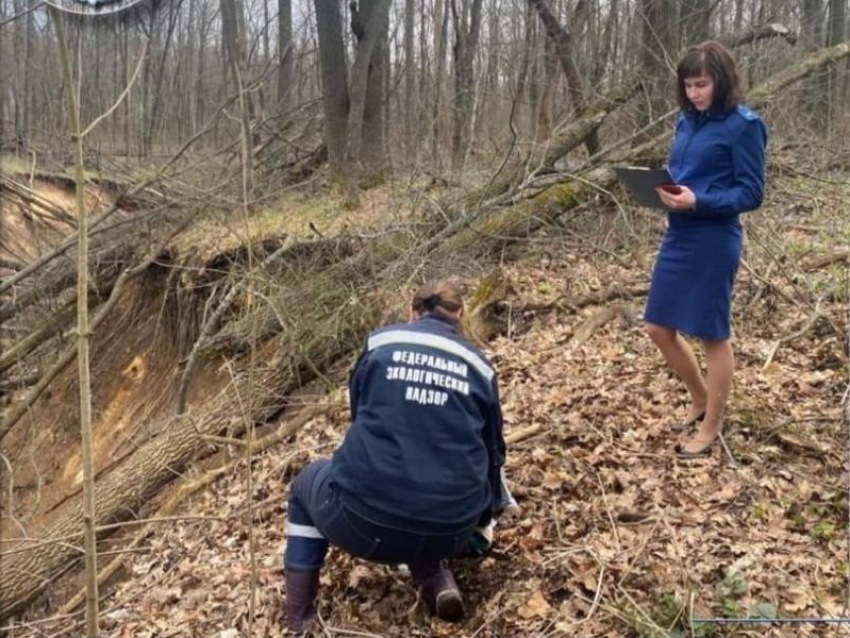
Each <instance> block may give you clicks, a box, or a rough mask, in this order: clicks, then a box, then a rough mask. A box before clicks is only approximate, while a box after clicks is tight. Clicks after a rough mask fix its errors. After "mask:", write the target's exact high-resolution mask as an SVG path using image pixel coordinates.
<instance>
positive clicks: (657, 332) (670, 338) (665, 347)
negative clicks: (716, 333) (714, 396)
mask: <svg viewBox="0 0 850 638" xmlns="http://www.w3.org/2000/svg"><path fill="white" fill-rule="evenodd" d="M646 332H647V334H648V335H649V337H650V339H652V341H653V343H654V344H655V345H656V346H658V349H659V350H661V354H662V355H664V359H665V360H666V361H667V365H669V366H670V367H671V368H673V371H674V372H675V373H676V374H678V375H679V378H680V379H681V380H682V381H683V382H684V384H685V387H686V388H687V389H688V392H689V393H690V395H691V407H690V409H689V410H688V416H687V417H686V419H685V420H686V421H693V420H694V419H696V418H697V417H698V416H699V415H701V414H702V413H703V412H705V410H706V403H707V397H708V390H707V389H706V383H705V380H704V379H703V377H702V373H701V372H700V369H699V364H698V363H697V358H696V357H695V356H694V352H693V350H691V348H690V346H689V345H688V343H687V342H686V341H685V340H684V339H683V338H682V335H680V334H679V333H678V332H677V331H676V330H673V329H672V328H668V327H667V326H661V325H658V324H655V323H648V324H646Z"/></svg>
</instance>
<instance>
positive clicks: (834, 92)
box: [826, 0, 847, 137]
mask: <svg viewBox="0 0 850 638" xmlns="http://www.w3.org/2000/svg"><path fill="white" fill-rule="evenodd" d="M846 23H847V0H829V31H828V33H827V42H826V44H827V46H835V45H836V44H839V43H841V42H843V41H844V34H845V31H846V27H847V24H846ZM843 66H844V65H840V64H838V63H835V64H830V65H829V66H828V67H827V69H826V72H827V76H826V107H827V113H826V126H827V135H828V136H830V137H831V134H832V131H833V128H834V126H835V117H836V110H837V108H838V106H839V104H840V101H839V100H840V95H841V91H840V88H841V86H840V85H841V82H840V79H841V78H840V76H841V71H840V69H841V68H842V67H843Z"/></svg>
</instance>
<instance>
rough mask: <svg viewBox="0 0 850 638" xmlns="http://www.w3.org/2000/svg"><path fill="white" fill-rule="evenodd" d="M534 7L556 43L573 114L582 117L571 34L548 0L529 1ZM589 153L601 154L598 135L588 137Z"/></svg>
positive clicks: (578, 76) (581, 88)
mask: <svg viewBox="0 0 850 638" xmlns="http://www.w3.org/2000/svg"><path fill="white" fill-rule="evenodd" d="M528 2H529V3H530V4H532V5H533V6H534V9H535V11H537V15H538V16H539V17H540V21H541V22H542V23H543V26H544V27H546V34H547V35H548V36H549V38H551V39H552V41H553V42H554V43H555V52H556V53H557V55H558V61H559V62H560V63H561V70H562V71H563V72H564V77H565V78H566V79H567V89H568V90H569V93H570V101H571V102H572V107H573V109H572V110H573V113H575V114H577V115H580V114H581V113H582V112H583V111H584V107H585V99H584V87H583V86H582V80H581V75H579V72H578V67H576V64H575V61H574V60H573V53H572V50H571V48H572V46H571V42H570V41H571V37H570V32H569V31H567V29H566V28H565V27H564V26H563V25H562V24H561V23H559V22H558V19H557V18H556V17H555V16H554V15H553V14H552V11H551V10H550V9H549V5H547V4H546V0H528ZM585 145H586V146H587V151H588V153H590V154H591V155H594V154H596V153H598V152H599V138H598V137H597V136H596V133H594V134H593V135H591V136H590V137H588V139H587V141H586V142H585Z"/></svg>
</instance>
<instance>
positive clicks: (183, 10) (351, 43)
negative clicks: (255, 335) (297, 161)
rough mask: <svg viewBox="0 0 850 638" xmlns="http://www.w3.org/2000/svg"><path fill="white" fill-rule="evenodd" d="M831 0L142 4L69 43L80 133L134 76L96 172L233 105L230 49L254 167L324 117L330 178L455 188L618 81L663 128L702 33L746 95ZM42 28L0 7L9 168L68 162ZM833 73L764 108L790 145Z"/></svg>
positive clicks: (27, 8) (98, 140) (218, 132)
mask: <svg viewBox="0 0 850 638" xmlns="http://www.w3.org/2000/svg"><path fill="white" fill-rule="evenodd" d="M231 4H232V6H231ZM845 5H846V2H845V0H605V1H600V0H571V1H566V2H565V1H561V0H550V1H549V2H548V4H547V3H546V2H543V1H540V2H534V1H531V0H529V1H528V2H521V1H518V0H513V1H507V0H423V1H416V0H406V1H405V2H400V1H396V2H390V1H388V0H363V1H362V2H361V3H360V5H358V4H357V3H356V2H352V3H351V4H350V5H346V4H345V3H342V2H316V3H313V2H306V1H299V0H294V1H293V0H278V1H277V2H275V1H274V0H244V1H242V0H233V1H232V2H231V0H223V1H222V2H221V3H219V2H209V1H206V0H176V1H171V2H165V3H156V4H155V5H151V4H143V5H140V6H139V8H138V9H137V11H136V15H135V16H134V17H133V19H129V20H126V19H125V20H105V19H100V20H90V21H86V22H84V23H77V24H71V25H70V26H69V33H70V36H69V37H70V40H71V42H72V45H73V46H72V49H73V56H74V60H73V66H74V68H75V69H78V71H79V74H80V77H81V78H82V79H81V82H82V86H81V89H80V95H81V106H80V108H81V116H82V120H83V121H91V120H93V119H94V118H95V117H96V116H97V115H99V114H101V113H103V112H104V111H106V110H107V108H109V106H110V105H111V104H112V103H113V102H114V101H115V100H116V99H117V98H118V96H119V95H121V94H122V92H123V91H124V90H125V87H126V86H127V85H128V84H130V81H131V78H134V75H135V74H136V72H137V71H138V77H137V79H136V80H135V82H133V84H132V88H131V89H130V93H129V95H128V98H127V99H125V100H124V101H123V103H122V105H121V106H120V108H119V109H118V110H117V111H116V112H115V113H114V114H113V115H112V116H111V117H110V118H109V119H108V120H107V121H106V122H104V123H103V124H102V125H101V126H100V127H99V128H98V130H96V131H94V132H93V134H92V135H90V136H89V137H88V139H87V140H86V157H87V163H88V164H89V165H90V166H91V167H93V168H97V167H98V166H102V165H107V166H108V165H109V164H110V163H111V162H116V161H121V162H125V161H129V162H137V163H146V162H147V163H150V162H156V161H157V160H158V159H159V160H162V159H164V158H166V157H167V156H168V155H169V154H170V152H171V151H173V150H174V149H175V148H176V147H179V145H180V143H181V142H182V141H185V140H187V139H189V138H191V137H192V136H193V135H195V134H197V133H198V132H199V131H201V130H202V129H203V128H204V127H205V126H206V125H207V123H208V120H209V119H210V118H211V117H212V116H214V114H216V112H217V110H218V109H219V108H221V107H222V106H227V105H228V104H230V105H231V106H232V100H233V99H234V96H235V94H236V92H237V89H236V81H235V77H234V73H233V67H232V66H231V65H230V64H229V62H228V59H229V58H231V57H233V56H236V57H238V58H239V61H240V64H242V65H244V70H243V71H242V73H243V75H244V77H243V82H244V83H245V85H246V87H247V90H248V97H249V111H250V116H251V126H252V129H251V130H252V133H253V134H254V136H255V141H256V143H257V145H258V148H257V149H256V150H257V153H258V154H259V155H260V157H261V156H262V152H263V148H264V144H263V143H264V142H267V141H269V140H272V139H274V138H277V137H283V138H284V139H286V140H287V143H288V144H291V145H293V147H294V148H295V149H296V150H298V149H301V150H304V151H305V152H306V151H307V150H308V149H309V150H312V149H313V142H314V141H315V139H316V138H315V136H316V135H318V134H320V132H321V121H322V114H324V118H323V120H324V130H325V132H326V139H327V149H328V153H329V156H330V161H331V164H332V165H333V166H334V167H335V168H336V169H337V170H340V167H341V166H342V165H343V163H344V162H345V160H346V155H347V154H348V155H349V160H351V161H354V162H355V163H357V162H359V161H362V162H364V163H365V164H366V165H367V166H368V167H369V168H370V169H372V170H373V171H377V172H379V173H380V172H382V171H384V170H386V169H387V168H388V167H391V166H392V167H403V168H406V169H408V168H409V169H413V168H416V169H418V170H434V171H440V170H441V169H444V168H450V169H451V171H452V172H453V173H454V174H455V175H457V174H458V170H459V169H460V168H461V167H463V166H466V165H469V166H471V167H477V166H480V165H482V164H487V163H488V162H492V161H494V160H495V159H497V158H501V156H502V155H503V154H504V153H505V152H506V150H507V149H508V148H509V147H510V145H511V144H514V143H519V144H524V145H529V144H533V143H535V142H542V141H544V140H546V139H548V137H549V135H550V133H551V131H552V129H553V128H554V127H556V126H557V125H558V124H559V123H561V122H563V121H564V118H566V117H568V116H569V115H570V114H574V113H577V112H581V111H582V109H583V108H584V107H585V106H586V105H587V104H588V103H589V102H590V101H591V100H592V99H593V98H594V97H599V96H601V95H605V94H606V92H607V91H610V90H611V89H613V88H614V87H617V86H620V85H623V84H625V83H628V82H633V81H635V80H638V81H640V82H641V84H642V88H643V97H642V99H640V100H638V101H636V102H635V103H634V104H633V106H632V111H633V112H632V115H633V116H634V117H636V118H638V117H640V118H644V120H646V118H649V119H652V118H654V117H657V116H658V115H661V114H662V113H663V112H664V111H666V110H668V108H669V97H670V88H671V82H670V80H671V73H672V70H673V67H674V65H675V61H676V60H677V56H678V54H679V52H680V51H681V50H682V48H683V47H684V46H686V45H687V44H691V43H695V42H699V41H701V40H704V39H707V38H709V37H715V38H719V39H720V40H722V41H726V42H727V43H729V44H734V45H737V54H738V56H739V58H740V59H741V62H742V66H743V68H744V70H745V76H746V78H745V79H746V81H747V83H748V84H749V85H750V86H755V85H756V84H758V82H759V81H760V80H762V79H764V78H766V77H768V76H769V75H770V74H772V73H774V72H776V71H777V70H780V69H782V68H783V67H785V66H787V65H789V64H790V63H791V62H793V61H796V60H799V59H801V58H802V57H803V56H805V55H806V54H807V53H810V52H811V51H813V50H816V49H818V48H820V47H824V46H830V45H834V44H838V43H839V42H842V41H843V39H844V37H845V33H846V31H847V22H848V16H847V12H846V6H845ZM80 6H82V5H80ZM14 16H20V17H19V18H18V19H16V20H12V18H13V17H14ZM228 18H230V20H229V19H228ZM50 19H51V18H50V16H49V15H48V14H47V13H46V12H45V11H43V10H39V9H38V0H3V1H2V2H0V20H2V21H3V23H4V24H3V28H2V30H0V34H2V36H0V37H2V41H0V60H2V64H0V87H2V91H0V95H2V105H3V109H4V110H3V111H2V113H3V124H4V127H3V133H4V136H3V147H4V148H5V149H7V150H11V151H12V152H13V153H14V154H15V155H17V156H18V157H19V158H21V159H22V160H23V161H25V162H31V161H35V162H38V161H39V160H40V158H43V159H44V160H50V159H54V158H55V159H58V160H61V159H62V158H63V153H66V150H65V148H64V145H62V144H57V143H56V142H57V140H59V139H62V136H63V134H64V133H63V131H64V128H63V127H64V126H65V122H66V119H65V112H64V111H65V108H66V103H65V100H64V99H63V98H62V86H63V84H62V77H61V73H60V65H59V63H58V60H59V58H58V54H57V51H56V45H55V41H54V38H53V37H52V36H51V31H50ZM547 19H548V22H547ZM231 21H232V22H233V24H230V22H231ZM774 24H775V25H780V26H781V27H784V28H785V29H787V32H786V35H785V37H778V38H777V37H768V36H770V35H773V36H776V35H780V34H775V33H772V32H767V31H764V29H765V28H766V27H768V26H770V25H774ZM80 26H82V28H80ZM547 29H549V30H550V31H551V32H552V34H553V35H554V36H555V37H547ZM231 30H232V32H231ZM762 38H764V39H762ZM231 40H232V41H233V42H234V44H235V46H233V47H231V46H230V45H229V44H228V43H229V42H230V41H231ZM367 49H368V51H367ZM364 51H366V53H365V54H364ZM358 55H359V58H358ZM846 69H847V64H846V62H844V63H841V64H836V65H831V66H829V67H827V68H825V69H822V70H821V72H820V73H819V74H818V76H817V77H815V78H813V79H812V80H811V81H810V82H809V83H806V84H804V85H799V86H798V87H796V88H795V89H793V90H791V91H789V92H788V93H787V94H782V95H780V96H776V97H777V102H778V104H777V105H776V107H777V108H778V109H779V110H780V112H782V113H786V114H788V112H789V110H790V109H792V108H793V114H792V115H788V117H789V118H791V119H793V121H794V123H795V125H797V126H798V127H801V128H802V129H803V130H805V131H807V132H808V131H813V132H817V133H818V134H820V135H833V134H835V133H836V132H837V131H843V130H844V129H843V126H844V124H845V119H844V117H843V116H844V115H845V113H844V109H843V105H845V104H847V102H848V100H847V98H848V94H850V85H848V80H847V73H846ZM323 87H324V88H325V90H324V92H323ZM323 96H324V104H323V103H322V98H323ZM800 106H803V107H804V108H802V109H800V108H797V107H800ZM350 111H351V112H350ZM833 115H835V117H833ZM824 122H826V123H827V125H826V126H823V123H824ZM349 127H351V128H359V129H360V130H361V133H360V135H359V136H358V135H356V134H354V133H352V134H349V131H348V128H349ZM795 128H796V127H795ZM236 129H238V123H237V122H236V121H235V119H234V118H233V117H231V118H226V117H225V118H220V119H219V120H218V121H217V122H216V123H215V125H214V129H213V131H212V133H213V134H212V135H211V136H207V138H206V139H205V140H204V141H202V142H201V145H202V146H207V147H208V148H216V147H218V146H220V145H221V144H222V142H223V141H224V140H228V139H230V138H231V137H232V135H233V132H234V130H236ZM349 138H350V139H351V140H353V141H354V144H353V146H354V149H351V150H349V148H348V143H349ZM358 138H359V139H358ZM352 153H354V154H356V155H358V157H354V155H352Z"/></svg>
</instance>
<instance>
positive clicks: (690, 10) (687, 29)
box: [679, 0, 716, 48]
mask: <svg viewBox="0 0 850 638" xmlns="http://www.w3.org/2000/svg"><path fill="white" fill-rule="evenodd" d="M714 4H716V3H715V0H682V4H681V9H680V17H679V41H680V43H681V48H687V47H689V46H693V45H695V44H699V43H700V42H704V41H706V40H708V38H709V37H710V35H711V30H710V27H711V9H712V6H713V5H714Z"/></svg>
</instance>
